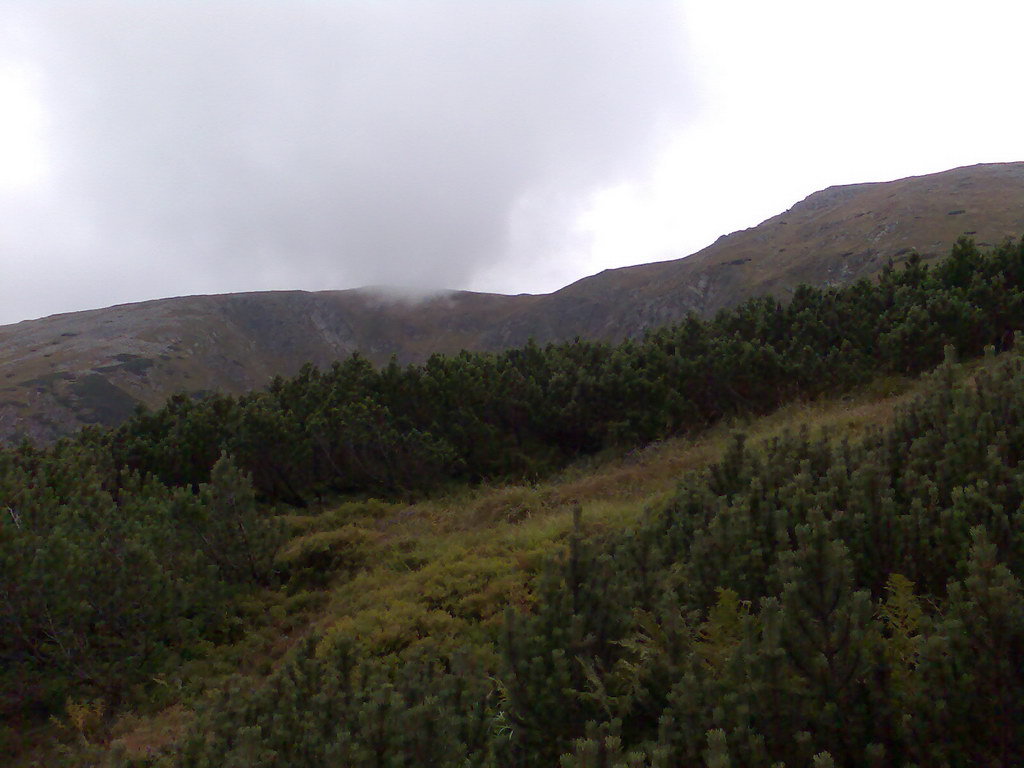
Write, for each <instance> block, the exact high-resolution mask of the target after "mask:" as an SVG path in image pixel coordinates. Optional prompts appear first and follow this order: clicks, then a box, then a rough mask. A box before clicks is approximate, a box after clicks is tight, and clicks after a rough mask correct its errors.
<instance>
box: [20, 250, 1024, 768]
mask: <svg viewBox="0 0 1024 768" xmlns="http://www.w3.org/2000/svg"><path fill="white" fill-rule="evenodd" d="M1022 285H1024V240H1020V241H1008V242H1006V243H1004V244H1002V245H1000V246H998V247H996V248H993V249H990V250H988V251H986V252H982V251H979V250H978V249H977V248H975V247H974V246H973V245H972V244H971V243H970V242H968V241H959V242H958V243H957V244H956V245H955V246H954V247H953V248H952V249H951V252H950V254H949V256H948V258H946V259H945V260H943V261H942V262H941V263H939V264H936V265H934V266H933V267H930V266H928V265H925V264H923V263H922V262H921V260H920V259H919V258H917V257H911V258H909V259H908V260H907V263H906V265H905V266H904V267H900V268H892V269H885V270H883V271H882V273H881V275H880V277H879V279H878V280H877V281H860V282H858V283H855V284H853V285H850V286H846V287H842V288H836V289H827V290H826V289H818V288H812V287H808V286H803V287H801V288H798V289H797V290H796V291H795V292H794V294H793V296H792V298H791V300H790V301H789V302H787V303H781V302H780V301H778V300H777V299H775V298H772V297H757V298H753V299H750V300H748V301H747V302H744V303H743V304H741V305H740V306H738V307H736V308H734V309H732V310H727V311H724V312H721V313H719V314H717V315H716V316H715V317H714V318H713V319H712V320H708V321H701V320H698V319H696V318H688V319H687V320H686V321H684V322H682V323H679V324H676V325H674V326H670V327H666V328H664V329H660V330H658V331H657V332H654V333H651V334H648V335H647V336H645V338H644V339H643V340H642V341H639V342H637V341H632V340H627V341H625V342H623V343H621V344H618V345H608V344H603V343H600V342H593V341H580V340H575V341H573V342H569V343H563V344H558V345H549V346H546V347H539V346H537V345H527V346H525V347H521V348H516V349H512V350H508V351H506V352H503V353H500V354H496V355H491V354H487V355H485V354H471V353H466V354H460V355H457V356H453V357H436V358H431V359H430V360H429V361H428V362H427V363H426V364H424V365H421V366H409V367H405V368H403V367H400V366H385V367H383V368H374V367H373V366H372V365H370V364H369V363H368V362H367V361H366V360H365V359H360V358H358V357H353V358H350V359H348V360H347V361H346V362H345V363H343V364H339V365H337V366H332V367H331V369H330V370H328V371H324V372H318V371H316V370H314V369H304V370H303V371H301V372H300V374H299V375H297V376H296V377H294V378H292V379H289V380H279V381H275V382H274V384H273V385H272V386H271V387H270V388H268V389H267V390H264V391H261V392H257V393H252V394H249V395H246V396H242V397H230V396H225V395H217V396H211V397H209V398H205V399H203V400H202V401H198V402H197V401H193V400H191V399H189V398H187V397H184V396H178V397H174V398H172V399H171V400H170V401H168V402H167V403H166V404H165V405H164V406H163V407H162V408H160V409H157V410H156V411H154V412H151V413H140V414H137V415H135V416H133V417H132V418H130V419H129V420H128V421H127V422H126V423H125V424H124V425H122V426H121V427H119V428H117V429H114V430H108V431H102V430H84V431H83V432H81V433H80V434H79V435H78V436H77V437H76V438H74V439H71V440H66V441H60V442H58V443H56V444H55V445H53V446H51V447H49V448H45V449H32V448H31V447H28V446H22V447H19V448H17V449H11V450H0V500H2V501H3V502H4V507H3V512H4V514H2V515H0V573H7V574H16V575H17V578H16V579H7V580H3V581H0V596H2V598H3V599H2V600H0V661H2V662H3V663H2V664H0V692H2V693H0V752H2V753H6V754H12V755H17V756H18V757H16V758H15V759H16V760H21V763H17V764H25V763H26V762H27V763H29V764H30V763H31V761H33V760H34V761H35V762H37V763H39V762H41V763H46V764H52V763H53V762H55V759H50V758H55V757H56V753H58V752H62V753H63V755H64V756H65V757H67V760H65V761H64V762H63V764H68V765H81V766H85V765H118V766H129V765H136V766H142V765H150V766H156V765H161V766H171V765H174V766H181V768H200V767H204V768H209V767H210V766H215V765H216V766H220V765H247V766H263V767H264V768H278V767H279V766H280V767H281V768H283V767H284V766H295V765H310V766H314V765H325V764H330V763H339V764H344V765H352V766H367V768H369V767H370V766H379V765H395V766H409V767H410V768H411V766H418V765H436V766H456V765H458V766H466V765H474V766H479V768H523V766H527V765H562V766H565V767H566V768H584V767H585V766H591V767H593V766H597V765H618V766H637V768H643V767H646V768H654V767H655V766H666V765H698V764H700V762H701V760H702V758H703V760H704V762H705V764H707V765H712V766H713V765H728V764H731V763H732V762H735V763H737V764H742V765H749V766H765V768H767V767H768V766H774V765H780V764H786V765H793V766H798V765H811V764H814V765H817V766H821V767H822V768H824V767H825V766H829V765H861V764H864V765H926V764H927V765H931V764H936V765H960V764H964V765H966V764H972V765H1016V764H1019V763H1020V762H1021V761H1022V760H1024V752H1022V751H1021V746H1020V745H1021V744H1022V743H1024V740H1022V738H1021V735H1022V734H1021V725H1020V724H1021V723H1022V722H1024V717H1022V716H1024V711H1022V705H1021V702H1022V701H1024V676H1022V674H1021V669H1020V665H1019V664H1017V663H1016V660H1017V659H1019V657H1020V654H1021V650H1022V649H1024V591H1022V589H1021V584H1020V580H1019V578H1020V574H1021V572H1022V567H1024V563H1022V558H1021V547H1020V544H1021V541H1022V540H1024V539H1022V525H1024V518H1022V516H1021V515H1020V514H1019V510H1020V509H1021V504H1022V494H1024V475H1022V465H1021V461H1022V459H1024V454H1022V451H1021V449H1020V446H1021V445H1024V386H1022V385H1024V357H1022V356H1021V355H1022V352H1024V336H1022V335H1021V332H1024V292H1022V290H1021V286H1022ZM1015 334H1016V335H1015ZM958 355H959V356H961V357H963V358H967V359H969V360H970V361H971V362H969V363H968V364H967V365H966V366H964V365H958V364H957V363H956V362H955V358H956V357H957V356H958ZM982 356H983V357H982ZM975 358H977V359H975ZM943 360H945V362H942V361H943ZM936 365H938V366H939V367H938V368H937V370H934V372H933V373H932V374H931V375H930V376H928V377H927V379H926V380H925V381H923V382H922V385H921V386H920V390H919V391H920V396H919V397H916V398H914V400H913V401H911V402H906V401H904V402H902V403H900V402H896V401H892V400H882V401H879V399H878V397H877V395H878V394H882V393H890V392H893V391H894V390H898V389H900V388H902V385H903V383H904V382H906V377H909V376H914V375H916V374H918V373H922V372H925V371H929V370H932V369H934V367H935V366H936ZM865 387H866V389H865ZM872 393H874V394H872ZM829 401H830V402H829ZM808 404H810V406H809V407H808ZM780 407H783V408H784V410H783V411H782V412H781V413H776V416H775V417H774V418H775V419H776V420H775V421H774V422H761V423H757V422H754V421H753V420H754V419H755V418H756V416H757V415H759V414H767V413H770V412H771V411H773V410H775V409H778V408H780ZM744 424H747V426H748V428H747V429H742V426H743V425H744ZM790 425H792V426H793V427H799V429H788V428H787V427H788V426H790ZM872 425H876V426H872ZM730 426H731V427H733V428H735V427H737V426H739V427H741V431H735V430H732V429H729V427H730ZM815 426H823V427H830V429H827V430H825V431H821V432H820V433H819V432H817V431H816V430H814V429H810V428H806V429H805V427H815ZM778 427H782V429H781V431H780V430H779V429H777V428H778ZM730 433H731V434H730ZM758 437H765V438H768V439H767V440H766V441H760V440H757V439H756V438H758ZM691 469H693V470H696V471H695V472H690V471H687V470H691ZM589 470H593V471H589ZM560 471H563V472H566V474H565V475H563V476H562V479H561V480H560V481H551V478H552V477H553V476H555V474H556V473H557V472H560ZM677 480H678V482H676V481H677ZM515 483H522V484H520V485H515ZM488 484H496V485H505V486H506V487H505V488H503V489H501V490H498V491H497V492H492V493H488V492H487V491H486V490H485V488H486V486H487V485H488ZM673 487H674V490H673ZM238 675H240V676H238ZM51 718H52V719H51ZM190 721H191V725H190ZM61 742H62V743H61ZM46 744H49V745H50V746H49V749H48V750H47V748H46V746H45V745H46ZM36 745H39V746H41V747H42V748H43V750H44V751H45V752H47V754H43V753H38V754H35V755H33V754H32V752H33V751H34V749H35V747H36ZM108 746H109V747H110V748H111V750H110V751H109V752H108V750H107V747H108ZM164 750H166V752H165V754H163V755H161V754H159V752H161V751H164Z"/></svg>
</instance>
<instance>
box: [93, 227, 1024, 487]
mask: <svg viewBox="0 0 1024 768" xmlns="http://www.w3.org/2000/svg"><path fill="white" fill-rule="evenodd" d="M1022 277H1024V239H1022V241H1020V242H1013V241H1007V242H1006V243H1004V244H1003V245H1002V246H1000V247H998V248H996V249H994V251H993V252H991V253H988V254H983V253H981V252H979V250H978V249H977V248H976V247H975V246H974V245H973V243H972V242H971V241H970V240H966V239H964V240H961V241H960V242H958V243H957V244H956V246H955V247H954V248H953V250H952V253H951V255H950V256H949V257H948V258H947V259H946V260H945V261H943V262H942V263H941V264H939V265H938V266H937V267H934V268H928V267H926V266H925V265H923V264H922V263H921V261H920V259H919V258H918V257H917V256H912V257H911V258H910V259H909V261H908V262H907V264H906V265H905V266H903V267H902V268H899V269H897V268H894V267H893V266H892V265H890V266H889V267H888V268H887V269H886V270H884V272H883V273H882V275H881V277H880V279H879V280H877V281H868V280H861V281H859V282H857V283H855V284H853V285H850V286H848V287H845V288H836V289H815V288H811V287H808V286H801V287H799V288H797V289H796V290H795V292H794V293H793V295H792V297H791V298H790V299H789V301H788V302H786V303H782V302H780V301H779V300H778V299H775V298H772V297H763V298H756V299H752V300H750V301H748V302H746V303H745V304H743V305H742V306H740V307H738V308H736V309H733V310H729V311H724V312H722V313H720V314H719V315H718V316H717V317H715V318H714V319H713V320H710V321H701V320H699V319H697V318H696V317H693V316H691V317H690V318H689V319H688V320H686V321H684V322H682V323H680V324H678V325H675V326H672V327H668V328H664V329H661V330H657V331H652V332H650V333H648V334H647V335H646V336H645V337H644V338H643V339H642V340H631V341H625V342H623V343H621V344H618V345H609V344H604V343H599V342H592V341H582V340H576V341H574V342H570V343H565V344H552V345H548V346H546V347H539V346H537V345H534V344H530V345H527V346H526V347H523V348H519V349H512V350H509V351H506V352H502V353H498V354H482V353H477V354H470V353H466V352H464V353H462V354H460V355H456V356H453V357H446V356H441V355H435V356H433V357H431V358H430V359H429V360H428V361H427V362H426V363H424V364H422V365H411V366H407V367H401V366H399V365H397V364H395V363H392V364H390V365H387V366H384V367H383V368H380V369H375V368H374V367H373V366H372V365H371V364H370V363H369V361H367V360H366V359H365V358H363V357H361V356H359V355H354V356H352V357H351V358H349V359H348V360H346V361H344V362H339V363H336V364H335V365H333V366H332V367H331V368H330V369H329V370H326V371H321V370H317V369H315V368H313V367H311V366H310V367H306V368H304V369H303V370H302V372H301V373H300V374H299V375H297V376H296V377H294V378H291V379H287V380H285V379H277V380H275V381H274V382H273V384H272V385H271V386H270V387H269V388H268V389H267V390H266V391H262V392H258V393H254V394H251V395H246V396H242V397H237V398H235V397H228V396H215V397H212V398H209V399H206V400H203V401H199V402H197V401H194V400H192V399H190V398H188V397H186V396H184V395H179V396H177V397H174V398H172V399H171V400H170V401H169V402H168V403H167V405H166V406H165V407H163V408H161V409H159V410H157V411H155V412H151V413H139V414H138V415H137V416H136V417H135V418H133V419H132V420H130V421H129V422H128V423H127V424H125V425H124V426H123V427H121V428H120V429H117V430H115V431H113V432H110V433H106V434H103V435H101V436H98V437H97V438H96V439H97V440H98V441H99V442H100V443H102V444H103V446H104V447H105V449H106V450H108V451H109V452H110V453H111V454H112V456H113V460H114V462H115V463H116V464H117V465H118V466H124V467H128V468H131V469H134V470H137V471H139V472H142V473H144V474H153V475H155V476H157V477H158V478H160V480H161V481H163V482H164V483H165V484H167V485H169V486H185V485H192V486H194V487H195V486H198V485H199V484H200V483H204V482H206V481H207V480H208V479H209V474H210V469H211V467H212V466H213V465H214V463H215V462H216V461H217V459H218V457H219V456H220V454H221V453H222V452H224V451H226V452H227V453H229V454H230V455H231V456H232V457H234V459H235V461H236V462H237V463H238V464H239V466H240V467H242V468H243V469H244V470H246V471H248V472H250V473H251V474H252V476H253V481H254V483H255V486H256V489H257V491H258V493H259V494H260V497H261V498H262V499H264V500H267V501H282V502H286V503H289V504H293V505H300V506H301V505H305V504H308V503H309V502H311V501H313V500H315V499H317V498H318V497H321V496H323V495H324V494H328V495H330V494H338V493H341V494H368V495H376V496H402V495H408V494H421V493H425V492H429V491H431V490H435V489H436V488H437V487H438V486H439V485H443V484H445V483H450V482H453V481H456V482H466V481H469V482H474V481H478V480H481V479H484V478H509V479H512V478H524V477H525V478H531V477H537V476H540V475H542V474H544V473H546V472H548V471H550V470H552V469H554V468H557V467H559V466H562V465H564V464H566V463H567V462H569V461H571V460H573V459H574V458H577V457H579V456H581V455H586V454H592V453H595V452H599V451H601V450H604V449H607V448H625V447H631V446H635V445H641V444H645V443H648V442H650V441H652V440H655V439H659V438H663V437H666V436H669V435H673V434H678V433H681V432H686V431H688V430H695V429H700V428H703V427H705V426H707V425H708V424H711V423H713V422H715V421H717V420H718V419H720V418H721V417H723V416H725V415H728V414H732V413H737V412H744V413H765V412H768V411H770V410H772V409H774V408H776V407H777V406H779V405H780V404H782V403H785V402H789V401H792V400H793V399H795V398H813V397H816V396H819V395H821V394H822V393H826V392H835V391H837V390H842V389H845V388H848V387H850V386H853V385H855V384H858V383H861V382H863V381H865V380H868V379H870V378H872V377H873V376H875V375H877V374H879V373H885V372H895V373H918V372H921V371H925V370H928V369H930V368H932V367H933V366H935V365H937V364H938V363H939V362H940V361H941V360H942V354H943V347H944V346H945V345H946V344H952V345H953V346H954V347H955V348H956V349H957V351H958V353H960V354H962V355H966V356H974V355H979V354H981V351H982V349H983V348H984V347H985V345H988V344H994V345H996V347H997V348H1001V347H1003V346H1006V345H1007V343H1008V340H1009V339H1011V338H1012V331H1013V330H1015V329H1020V328H1024V293H1022V285H1024V283H1022Z"/></svg>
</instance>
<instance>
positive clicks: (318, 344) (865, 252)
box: [0, 162, 1024, 442]
mask: <svg viewBox="0 0 1024 768" xmlns="http://www.w3.org/2000/svg"><path fill="white" fill-rule="evenodd" d="M1022 232H1024V163H1022V162H1017V163H997V164H983V165H974V166H965V167H962V168H955V169H952V170H949V171H944V172H941V173H937V174H928V175H923V176H913V177H909V178H906V179H899V180H896V181H889V182H867V183H858V184H851V185H840V186H833V187H828V188H826V189H823V190H820V191H817V192H814V193H812V194H811V195H808V196H807V197H806V198H804V199H803V200H801V201H799V202H797V203H795V204H794V205H793V206H791V207H790V208H789V209H787V210H786V211H784V212H782V213H780V214H778V215H776V216H773V217H770V218H769V219H766V220H765V221H763V222H761V223H760V224H758V225H756V226H754V227H750V228H747V229H742V230H738V231H736V232H733V233H730V234H728V235H723V236H722V237H720V238H719V239H718V240H716V241H715V242H714V243H712V244H711V245H710V246H708V247H707V248H704V249H702V250H700V251H698V252H696V253H694V254H692V255H690V256H687V257H684V258H682V259H675V260H668V261H661V262H654V263H650V264H643V265H638V266H631V267H620V268H617V269H611V270H604V271H603V272H600V273H598V274H595V275H592V276H589V277H585V278H583V279H581V280H578V281H576V282H574V283H572V284H570V285H567V286H565V287H564V288H562V289H560V290H558V291H555V292H553V293H549V294H539V295H532V294H519V295H514V296H510V295H504V294H488V293H475V292H469V291H444V292H438V293H437V294H434V295H432V296H430V297H428V298H426V299H422V300H418V301H410V300H409V299H407V298H403V297H401V296H388V295H386V294H383V293H382V292H380V291H379V290H374V289H369V290H367V289H349V290H334V291H318V292H307V291H287V290H284V291H265V292H253V293H229V294H215V295H206V296H186V297H177V298H170V299H154V300H149V301H144V302H139V303H130V304H121V305H116V306H113V307H109V308H105V309H93V310H85V311H83V312H75V313H66V314H59V315H51V316H49V317H45V318H40V319H38V320H28V321H23V322H21V323H17V324H14V325H8V326H2V327H0V440H2V441H7V442H10V441H13V440H16V439H18V438H20V437H26V436H27V437H29V438H31V439H33V440H36V441H44V442H45V441H49V440H52V439H54V438H56V437H58V436H60V435H62V434H66V433H68V432H71V431H74V430H75V429H77V428H78V427H80V426H81V425H83V424H89V423H99V424H107V425H109V424H116V423H118V422H119V421H121V420H122V419H124V418H126V417H127V416H128V415H130V413H131V412H132V411H133V410H134V408H135V407H136V406H137V405H139V404H142V405H145V406H150V407H154V406H157V405H159V404H160V403H162V402H163V400H164V399H165V398H166V397H167V396H168V395H170V394H172V393H174V392H178V391H187V392H191V393H194V394H197V395H201V394H202V393H204V392H207V391H225V392H233V393H240V392H244V391H247V390H250V389H253V388H257V387H260V386H262V385H264V384H266V383H267V382H268V381H269V380H270V379H271V378H273V377H274V376H275V375H285V376H287V375H290V374H293V373H295V372H296V371H297V370H298V369H299V368H300V367H301V366H302V365H303V364H304V363H306V362H311V363H313V364H315V365H318V366H321V367H323V366H327V365H330V363H331V362H333V361H335V360H338V359H341V358H344V357H347V356H348V355H350V354H351V353H353V352H357V351H358V352H360V353H362V354H364V355H365V356H366V357H368V358H369V359H371V360H372V361H374V362H375V363H378V364H381V363H385V362H387V361H388V360H390V359H392V358H394V359H396V360H397V361H398V362H399V363H403V364H404V363H413V362H421V361H423V360H425V359H426V358H427V357H429V355H431V354H433V353H435V352H436V353H449V354H450V353H455V352H458V351H459V350H461V349H468V350H471V351H497V350H501V349H505V348H509V347H515V346H520V345H522V344H525V343H526V342H527V341H528V340H530V339H533V340H535V341H537V342H538V343H542V344H543V343H547V342H558V341H565V340H570V339H572V338H574V337H576V336H580V337H584V338H590V339H596V340H603V341H619V340H621V339H623V338H627V337H638V336H640V335H642V334H643V333H644V332H645V331H647V330H649V329H651V328H655V327H658V326H660V325H665V324H669V323H672V322H675V321H678V320H681V319H683V318H684V317H686V316H687V315H688V314H690V313H696V314H698V315H701V316H705V317H707V316H710V315H713V314H714V313H715V312H717V311H719V310H721V309H725V308H728V307H731V306H735V305H736V304H738V303H740V302H742V301H743V300H745V299H747V298H749V297H751V296H753V295H757V294H772V295H776V296H778V297H780V298H785V296H787V295H788V294H789V293H790V292H791V291H792V290H793V289H794V288H795V287H796V285H798V284H800V283H810V284H813V285H825V286H827V285H837V286H838V285H842V284H845V283H849V282H851V281H853V280H856V279H858V278H860V277H869V276H871V275H873V274H876V273H877V272H878V271H879V270H880V269H881V268H882V267H883V266H884V265H885V264H886V263H888V261H889V260H890V259H894V260H897V261H898V260H900V259H902V258H906V256H908V255H909V254H910V253H911V252H912V251H917V252H918V253H920V254H921V256H922V257H923V258H924V259H925V260H926V261H928V260H935V259H938V258H941V256H942V255H943V254H944V253H946V252H948V250H949V247H950V246H951V245H952V244H953V242H955V240H956V238H957V237H959V236H960V235H963V234H967V235H969V236H972V237H974V238H976V240H977V241H978V242H979V244H980V245H993V244H996V243H998V242H1000V241H1001V240H1003V239H1005V238H1006V237H1014V236H1017V235H1020V234H1021V233H1022Z"/></svg>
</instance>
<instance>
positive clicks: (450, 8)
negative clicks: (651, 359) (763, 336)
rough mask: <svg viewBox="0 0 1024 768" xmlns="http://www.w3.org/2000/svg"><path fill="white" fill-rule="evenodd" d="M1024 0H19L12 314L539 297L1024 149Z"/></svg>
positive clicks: (0, 5)
mask: <svg viewBox="0 0 1024 768" xmlns="http://www.w3.org/2000/svg"><path fill="white" fill-rule="evenodd" d="M1022 29H1024V4H1020V3H1013V2H1007V1H1006V0H999V2H990V1H989V0H974V2H972V3H962V2H944V0H930V1H929V2H917V1H916V0H887V1H886V2H875V1H874V0H863V1H862V2H857V3H852V2H838V1H837V2H828V3H826V2H820V0H813V1H808V2H789V1H787V0H773V2H770V3H768V2H763V0H748V1H744V2H740V1H739V0H692V1H690V2H684V1H683V0H679V1H678V2H662V1H661V0H434V1H431V0H376V2H371V1H370V0H275V1H271V0H230V1H229V0H204V1H200V0H107V1H103V2H101V1H100V0H74V1H73V2H72V1H71V0H66V1H64V2H58V1H57V0H0V324H5V323H13V322H18V321H20V320H24V319H29V318H35V317H41V316H44V315H49V314H54V313H60V312H69V311H76V310H81V309H89V308H96V307H102V306H108V305H111V304H116V303H124V302H131V301H142V300H147V299H153V298H162V297H167V296H178V295H188V294H196V293H227V292H236V291H252V290H280V289H303V290H334V289H346V288H356V287H361V286H369V285H372V286H391V287H392V288H393V289H394V290H395V291H397V292H400V293H403V294H405V295H410V294H412V295H417V294H427V293H430V292H431V291H436V290H440V289H468V290H478V291H489V292H496V293H523V292H529V293H542V292H549V291H552V290H557V289H558V288H560V287H562V286H564V285H567V284H568V283H571V282H573V281H574V280H577V279H580V278H582V277H585V276H587V275H591V274H594V273H597V272H599V271H601V270H603V269H608V268H613V267H621V266H626V265H631V264H639V263H645V262H650V261H658V260H663V259H672V258H680V257H683V256H686V255H688V254H690V253H693V252H695V251H697V250H699V249H701V248H703V247H705V246H707V245H709V244H710V243H712V242H713V241H714V240H715V239H717V238H718V237H719V236H720V235H723V234H727V233H729V232H732V231H735V230H738V229H744V228H747V227H751V226H754V225H756V224H758V223H759V222H761V221H763V220H764V219H766V218H769V217H771V216H773V215H775V214H777V213H780V212H782V211H783V210H785V209H787V208H789V207H790V206H791V205H793V204H794V203H795V202H797V201H798V200H800V199H802V198H804V197H806V196H807V195H808V194H810V193H812V192H814V191H816V190H818V189H822V188H824V187H827V186H830V185H834V184H849V183H858V182H864V181H884V180H889V179H895V178H902V177H905V176H909V175H917V174H922V173H932V172H937V171H941V170H946V169H948V168H952V167H956V166H961V165H970V164H974V163H981V162H1006V161H1015V160H1024V131H1022V130H1021V127H1020V126H1021V125H1022V124H1024V98H1022V94H1024V91H1022V89H1021V83H1022V82H1024V63H1022V60H1021V58H1020V55H1019V36H1020V32H1021V30H1022Z"/></svg>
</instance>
